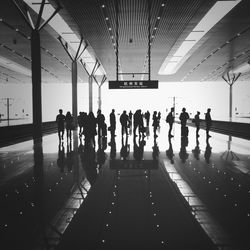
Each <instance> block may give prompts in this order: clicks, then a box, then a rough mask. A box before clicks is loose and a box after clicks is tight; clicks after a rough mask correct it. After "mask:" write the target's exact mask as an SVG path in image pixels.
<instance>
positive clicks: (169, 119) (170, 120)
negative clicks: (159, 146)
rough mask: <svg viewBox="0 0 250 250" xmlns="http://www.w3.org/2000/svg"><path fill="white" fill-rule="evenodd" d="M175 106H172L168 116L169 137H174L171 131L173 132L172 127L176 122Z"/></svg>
mask: <svg viewBox="0 0 250 250" xmlns="http://www.w3.org/2000/svg"><path fill="white" fill-rule="evenodd" d="M173 113H174V108H171V110H170V112H169V113H168V115H167V117H166V122H167V123H168V124H169V130H168V136H169V137H174V136H173V135H172V134H171V132H172V128H173V124H174V115H173Z"/></svg>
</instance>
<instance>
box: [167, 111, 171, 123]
mask: <svg viewBox="0 0 250 250" xmlns="http://www.w3.org/2000/svg"><path fill="white" fill-rule="evenodd" d="M166 122H168V123H169V122H171V118H170V113H169V114H168V115H167V118H166Z"/></svg>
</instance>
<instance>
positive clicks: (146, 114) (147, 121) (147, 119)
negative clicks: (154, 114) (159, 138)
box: [145, 111, 150, 127]
mask: <svg viewBox="0 0 250 250" xmlns="http://www.w3.org/2000/svg"><path fill="white" fill-rule="evenodd" d="M145 119H146V125H147V127H148V126H149V120H150V113H149V111H147V112H146V113H145Z"/></svg>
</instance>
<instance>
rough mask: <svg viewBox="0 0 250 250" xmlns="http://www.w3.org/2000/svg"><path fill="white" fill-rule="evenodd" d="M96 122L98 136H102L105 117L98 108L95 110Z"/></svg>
mask: <svg viewBox="0 0 250 250" xmlns="http://www.w3.org/2000/svg"><path fill="white" fill-rule="evenodd" d="M96 122H97V125H98V137H101V136H104V134H105V133H104V126H105V125H104V124H105V117H104V115H103V114H102V111H101V110H100V109H98V111H97V117H96Z"/></svg>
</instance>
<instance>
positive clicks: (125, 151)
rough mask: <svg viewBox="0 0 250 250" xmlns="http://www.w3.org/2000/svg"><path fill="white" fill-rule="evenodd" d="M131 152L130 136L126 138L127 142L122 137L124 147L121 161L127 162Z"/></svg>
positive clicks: (121, 152)
mask: <svg viewBox="0 0 250 250" xmlns="http://www.w3.org/2000/svg"><path fill="white" fill-rule="evenodd" d="M129 152H130V145H129V144H128V136H126V139H125V142H124V138H123V136H122V147H121V150H120V156H121V159H122V160H126V159H127V158H128V156H129Z"/></svg>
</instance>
